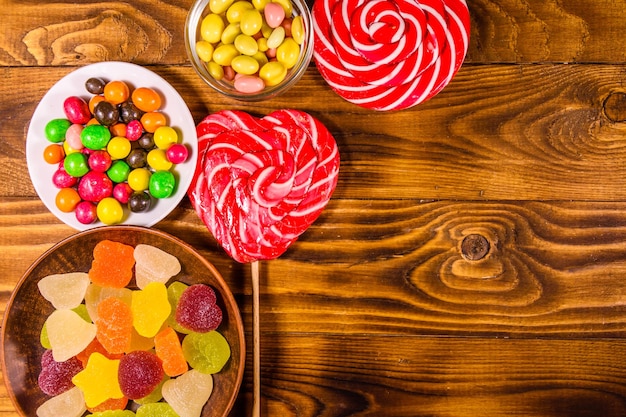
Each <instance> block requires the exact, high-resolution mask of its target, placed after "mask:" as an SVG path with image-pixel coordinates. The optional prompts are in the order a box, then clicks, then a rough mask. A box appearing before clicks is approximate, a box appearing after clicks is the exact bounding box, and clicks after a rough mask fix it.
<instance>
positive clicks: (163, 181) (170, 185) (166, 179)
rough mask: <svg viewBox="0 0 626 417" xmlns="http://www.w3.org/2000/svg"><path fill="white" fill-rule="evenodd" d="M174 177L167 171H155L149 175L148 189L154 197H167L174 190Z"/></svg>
mask: <svg viewBox="0 0 626 417" xmlns="http://www.w3.org/2000/svg"><path fill="white" fill-rule="evenodd" d="M175 186H176V178H174V174H172V173H171V172H169V171H157V172H155V173H154V174H152V175H151V176H150V184H149V190H150V194H151V195H152V196H153V197H154V198H167V197H169V196H171V195H172V193H173V192H174V187H175Z"/></svg>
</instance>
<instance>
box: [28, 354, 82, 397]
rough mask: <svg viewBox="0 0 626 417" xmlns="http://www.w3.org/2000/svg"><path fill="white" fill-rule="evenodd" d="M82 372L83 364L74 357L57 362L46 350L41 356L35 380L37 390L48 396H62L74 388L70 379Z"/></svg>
mask: <svg viewBox="0 0 626 417" xmlns="http://www.w3.org/2000/svg"><path fill="white" fill-rule="evenodd" d="M82 370H83V364H82V363H81V362H80V361H79V360H78V359H76V357H72V358H70V359H68V360H66V361H65V362H57V361H55V360H54V358H53V357H52V351H51V350H46V351H45V352H44V353H43V355H41V373H39V378H38V380H37V382H38V384H39V388H40V389H41V391H43V392H44V394H47V395H50V396H56V395H59V394H62V393H64V392H65V391H67V390H69V389H70V388H73V387H74V383H72V378H73V377H74V375H76V374H77V373H79V372H80V371H82Z"/></svg>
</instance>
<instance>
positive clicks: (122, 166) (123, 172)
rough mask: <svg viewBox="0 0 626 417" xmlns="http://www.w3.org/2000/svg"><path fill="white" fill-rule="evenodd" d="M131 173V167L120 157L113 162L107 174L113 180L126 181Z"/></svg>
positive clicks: (117, 181)
mask: <svg viewBox="0 0 626 417" xmlns="http://www.w3.org/2000/svg"><path fill="white" fill-rule="evenodd" d="M129 173H130V167H129V166H128V164H127V163H126V162H125V161H122V160H121V159H118V160H117V161H114V162H113V163H112V164H111V167H110V168H109V169H108V171H107V175H108V176H109V178H110V179H111V181H113V182H116V183H118V184H119V183H121V182H124V181H126V180H127V179H128V174H129Z"/></svg>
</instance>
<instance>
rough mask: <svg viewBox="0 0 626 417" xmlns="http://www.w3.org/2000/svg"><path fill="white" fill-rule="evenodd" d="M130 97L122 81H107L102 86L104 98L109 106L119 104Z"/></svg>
mask: <svg viewBox="0 0 626 417" xmlns="http://www.w3.org/2000/svg"><path fill="white" fill-rule="evenodd" d="M128 97H130V88H128V85H127V84H126V83H125V82H124V81H109V82H108V83H107V84H106V85H105V86H104V98H105V100H106V101H108V102H109V103H111V104H121V103H123V102H125V101H126V100H128Z"/></svg>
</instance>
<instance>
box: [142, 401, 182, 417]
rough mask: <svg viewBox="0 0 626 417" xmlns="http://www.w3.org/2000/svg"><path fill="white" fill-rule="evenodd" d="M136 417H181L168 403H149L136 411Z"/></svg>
mask: <svg viewBox="0 0 626 417" xmlns="http://www.w3.org/2000/svg"><path fill="white" fill-rule="evenodd" d="M137 417H181V416H179V415H178V414H177V413H176V411H174V409H173V408H172V406H171V405H169V404H168V403H157V402H154V403H150V404H145V405H142V406H141V407H139V408H138V409H137Z"/></svg>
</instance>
